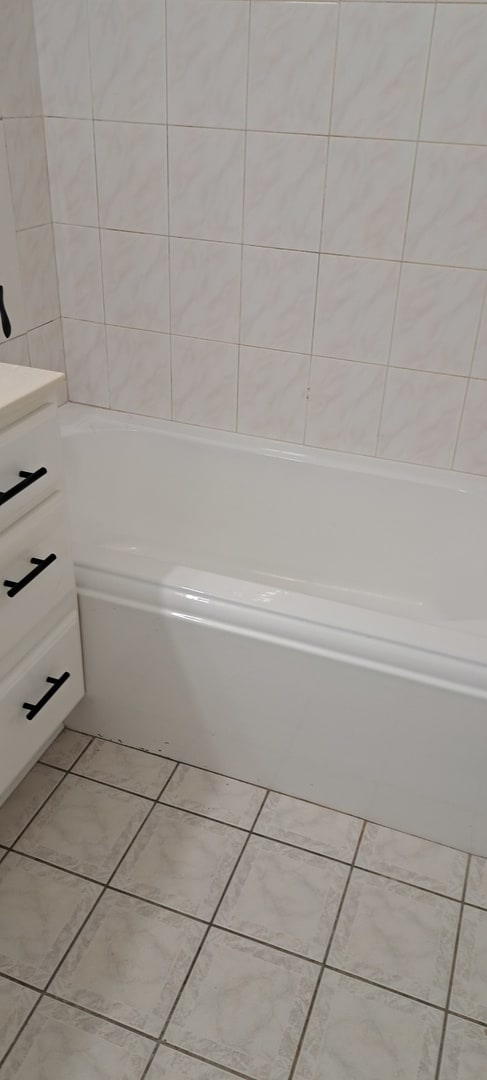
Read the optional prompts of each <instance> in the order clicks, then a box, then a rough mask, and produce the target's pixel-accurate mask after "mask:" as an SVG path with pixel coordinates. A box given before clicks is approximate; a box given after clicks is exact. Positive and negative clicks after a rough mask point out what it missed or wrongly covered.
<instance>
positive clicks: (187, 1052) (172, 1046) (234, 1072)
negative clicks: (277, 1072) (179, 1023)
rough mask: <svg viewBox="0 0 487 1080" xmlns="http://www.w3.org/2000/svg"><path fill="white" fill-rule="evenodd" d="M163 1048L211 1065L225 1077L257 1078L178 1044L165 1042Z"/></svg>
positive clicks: (245, 1079)
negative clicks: (165, 1047)
mask: <svg viewBox="0 0 487 1080" xmlns="http://www.w3.org/2000/svg"><path fill="white" fill-rule="evenodd" d="M163 1046H167V1047H168V1048H169V1049H170V1050H177V1052H178V1053H179V1054H181V1056H182V1057H183V1058H184V1057H185V1056H186V1057H189V1058H191V1059H192V1060H193V1061H201V1062H202V1064H204V1065H211V1066H212V1068H213V1069H214V1071H215V1072H222V1073H224V1074H225V1076H226V1075H227V1073H228V1074H229V1076H237V1077H241V1080H255V1076H251V1075H250V1073H242V1072H237V1070H236V1069H232V1067H231V1065H219V1064H218V1063H217V1062H215V1061H212V1060H211V1058H205V1057H201V1055H200V1054H195V1053H194V1051H193V1050H187V1049H186V1047H185V1048H184V1050H183V1049H182V1048H181V1047H180V1046H177V1045H176V1043H170V1042H164V1043H163ZM145 1076H146V1073H144V1074H143V1076H142V1078H141V1080H144V1077H145ZM169 1080H170V1078H169Z"/></svg>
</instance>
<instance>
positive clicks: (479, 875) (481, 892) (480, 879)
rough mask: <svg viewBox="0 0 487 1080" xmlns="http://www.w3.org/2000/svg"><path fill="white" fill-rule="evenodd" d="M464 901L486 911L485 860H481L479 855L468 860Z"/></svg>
mask: <svg viewBox="0 0 487 1080" xmlns="http://www.w3.org/2000/svg"><path fill="white" fill-rule="evenodd" d="M465 900H466V903H467V904H476V906H477V907H481V908H486V909H487V859H481V858H480V856H479V855H472V858H471V859H470V870H469V873H468V881H467V891H466V894H465Z"/></svg>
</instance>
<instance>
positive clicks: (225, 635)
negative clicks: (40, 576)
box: [61, 405, 487, 856]
mask: <svg viewBox="0 0 487 1080" xmlns="http://www.w3.org/2000/svg"><path fill="white" fill-rule="evenodd" d="M61 425H62V434H63V439H64V460H65V465H66V469H67V477H68V492H69V497H70V504H71V520H72V531H73V540H74V547H75V559H76V574H77V584H78V590H79V602H80V614H81V625H82V636H83V648H84V661H85V673H86V685H87V693H86V697H85V698H84V700H83V701H82V702H81V704H80V705H79V706H78V707H77V708H76V710H75V712H74V713H73V714H72V716H71V718H70V721H69V723H70V725H71V726H73V727H75V728H78V729H80V730H83V731H86V732H90V733H98V734H100V735H103V736H104V737H105V738H109V739H120V740H122V741H123V742H125V743H129V744H131V745H133V746H139V747H143V748H145V749H147V750H152V751H157V752H159V753H162V754H165V755H167V756H168V757H171V758H175V759H178V760H182V761H185V762H188V763H190V764H192V765H196V766H200V767H203V768H206V769H212V770H215V771H217V772H222V773H225V774H227V775H230V776H234V777H237V778H240V779H243V780H248V781H252V782H253V783H256V784H262V785H264V786H265V787H271V788H273V789H275V790H278V791H282V792H285V793H287V794H290V795H295V796H299V797H301V798H304V799H311V800H313V801H315V802H320V803H323V804H325V805H327V806H331V807H334V808H335V809H338V810H344V811H346V812H348V813H351V814H358V815H360V816H361V817H366V818H368V819H369V820H372V821H376V822H379V823H382V824H384V825H388V826H390V827H393V828H398V829H403V830H405V831H407V832H411V833H416V834H418V835H420V836H423V837H427V838H430V839H433V840H437V841H441V842H443V843H446V844H451V845H453V846H456V847H461V848H464V849H466V850H470V851H474V852H476V853H478V854H481V855H484V856H485V855H487V574H486V552H487V481H485V480H483V479H481V478H477V477H471V476H460V475H458V474H453V473H450V472H447V471H444V470H440V469H428V468H423V467H416V466H409V465H403V464H396V463H390V462H384V461H378V460H372V459H368V458H364V457H359V456H355V455H348V454H344V453H334V452H328V451H321V450H314V449H307V448H301V447H293V446H290V445H289V444H280V443H277V442H270V441H266V440H261V439H255V438H250V437H246V436H239V435H234V434H226V433H216V432H213V431H207V430H202V429H199V428H196V427H190V426H185V425H176V424H171V423H169V422H165V421H159V420H152V419H146V418H141V417H133V416H129V415H127V414H121V413H115V412H108V411H105V410H100V409H95V408H91V407H86V406H79V405H66V406H64V407H63V408H62V409H61Z"/></svg>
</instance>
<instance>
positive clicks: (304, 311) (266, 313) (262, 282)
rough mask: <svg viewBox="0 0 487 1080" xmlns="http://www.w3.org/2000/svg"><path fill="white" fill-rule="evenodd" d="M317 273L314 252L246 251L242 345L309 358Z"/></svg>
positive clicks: (270, 249) (241, 331) (257, 248)
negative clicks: (307, 354) (278, 350)
mask: <svg viewBox="0 0 487 1080" xmlns="http://www.w3.org/2000/svg"><path fill="white" fill-rule="evenodd" d="M317 272H318V257H317V255H314V254H312V253H310V252H306V251H279V250H276V249H272V248H259V247H244V257H243V271H242V274H243V277H242V315H241V330H240V339H241V342H242V343H243V344H245V345H257V346H260V347H262V348H269V349H283V350H286V351H287V352H297V353H309V351H310V349H311V334H312V329H313V313H314V302H315V292H316V277H317Z"/></svg>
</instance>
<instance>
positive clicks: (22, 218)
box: [3, 117, 51, 229]
mask: <svg viewBox="0 0 487 1080" xmlns="http://www.w3.org/2000/svg"><path fill="white" fill-rule="evenodd" d="M3 126H4V131H5V140H6V144H7V156H8V169H9V174H10V190H11V194H12V206H13V211H14V220H15V227H16V229H29V228H32V227H33V226H35V225H45V224H46V223H47V222H50V220H51V209H50V206H51V204H50V202H49V180H48V175H47V163H46V146H45V142H44V125H43V121H42V118H41V117H29V118H24V119H20V120H4V125H3Z"/></svg>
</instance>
